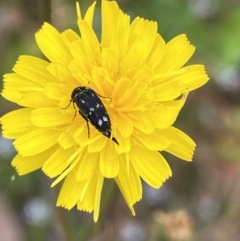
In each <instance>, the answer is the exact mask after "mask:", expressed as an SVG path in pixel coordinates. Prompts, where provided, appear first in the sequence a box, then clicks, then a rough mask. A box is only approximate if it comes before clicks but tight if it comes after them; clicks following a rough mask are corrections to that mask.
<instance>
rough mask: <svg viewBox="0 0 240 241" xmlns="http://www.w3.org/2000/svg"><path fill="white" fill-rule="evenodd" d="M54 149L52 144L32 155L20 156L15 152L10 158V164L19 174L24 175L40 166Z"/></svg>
mask: <svg viewBox="0 0 240 241" xmlns="http://www.w3.org/2000/svg"><path fill="white" fill-rule="evenodd" d="M55 150H56V146H53V147H51V148H49V149H47V150H46V151H43V152H41V153H39V154H37V155H33V156H21V155H20V154H17V155H16V156H15V157H14V159H13V160H12V165H13V166H14V167H15V168H16V170H17V172H18V174H19V175H25V174H28V173H30V172H33V171H35V170H37V169H39V168H41V167H42V165H43V164H44V163H45V162H46V160H47V158H48V157H49V155H51V153H53V152H54V151H55Z"/></svg>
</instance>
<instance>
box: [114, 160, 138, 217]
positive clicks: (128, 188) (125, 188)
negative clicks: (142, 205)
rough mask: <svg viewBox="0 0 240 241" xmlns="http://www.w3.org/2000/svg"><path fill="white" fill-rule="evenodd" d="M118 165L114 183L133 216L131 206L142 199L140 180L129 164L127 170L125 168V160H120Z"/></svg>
mask: <svg viewBox="0 0 240 241" xmlns="http://www.w3.org/2000/svg"><path fill="white" fill-rule="evenodd" d="M119 165H120V167H119V174H118V176H117V177H116V178H115V181H116V183H117V185H118V187H119V189H120V191H121V192H122V195H123V197H124V199H125V201H126V203H127V205H128V207H129V208H130V210H131V212H132V214H133V215H135V212H134V209H133V205H134V204H135V203H136V202H137V201H139V200H140V199H141V198H142V184H141V180H140V177H139V175H138V173H137V172H136V169H135V168H134V167H133V166H132V165H131V163H130V166H129V169H128V168H127V166H128V165H127V161H126V159H125V158H123V157H122V158H121V160H120V161H119Z"/></svg>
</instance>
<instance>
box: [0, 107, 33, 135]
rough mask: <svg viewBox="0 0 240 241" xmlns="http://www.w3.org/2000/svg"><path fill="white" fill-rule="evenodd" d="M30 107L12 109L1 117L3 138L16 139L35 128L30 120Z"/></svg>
mask: <svg viewBox="0 0 240 241" xmlns="http://www.w3.org/2000/svg"><path fill="white" fill-rule="evenodd" d="M31 111H32V109H31V108H23V109H19V110H14V111H11V112H9V113H7V114H6V115H4V116H3V117H1V124H2V134H3V136H4V137H5V138H9V139H16V138H18V137H20V136H22V135H24V134H26V133H28V132H29V131H33V130H35V129H36V127H35V126H33V124H32V123H31V121H30V113H31Z"/></svg>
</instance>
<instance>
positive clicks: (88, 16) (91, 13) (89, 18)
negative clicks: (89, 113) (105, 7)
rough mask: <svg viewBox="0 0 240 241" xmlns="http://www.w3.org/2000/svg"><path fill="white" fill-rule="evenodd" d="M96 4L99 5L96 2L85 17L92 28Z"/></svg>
mask: <svg viewBox="0 0 240 241" xmlns="http://www.w3.org/2000/svg"><path fill="white" fill-rule="evenodd" d="M96 3H97V2H96V1H95V2H93V4H92V5H91V6H90V7H89V8H88V9H87V12H86V14H85V16H84V21H86V22H87V23H88V25H89V26H90V27H92V23H93V16H94V10H95V6H96Z"/></svg>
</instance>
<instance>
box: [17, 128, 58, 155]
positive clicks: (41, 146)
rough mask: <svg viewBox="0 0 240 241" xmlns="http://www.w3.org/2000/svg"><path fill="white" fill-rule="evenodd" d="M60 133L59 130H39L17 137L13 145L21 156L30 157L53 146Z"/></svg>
mask: <svg viewBox="0 0 240 241" xmlns="http://www.w3.org/2000/svg"><path fill="white" fill-rule="evenodd" d="M60 133H61V131H60V130H53V129H50V128H39V129H36V130H34V131H31V132H29V133H27V134H25V135H23V136H21V137H19V138H18V139H17V140H15V141H14V142H13V144H14V146H15V148H16V149H17V151H18V152H19V154H21V155H22V156H32V155H36V154H38V153H41V152H43V151H45V150H47V149H49V148H50V147H52V146H54V145H55V144H56V142H57V138H58V136H59V135H60ZM26 143H27V144H26Z"/></svg>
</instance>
